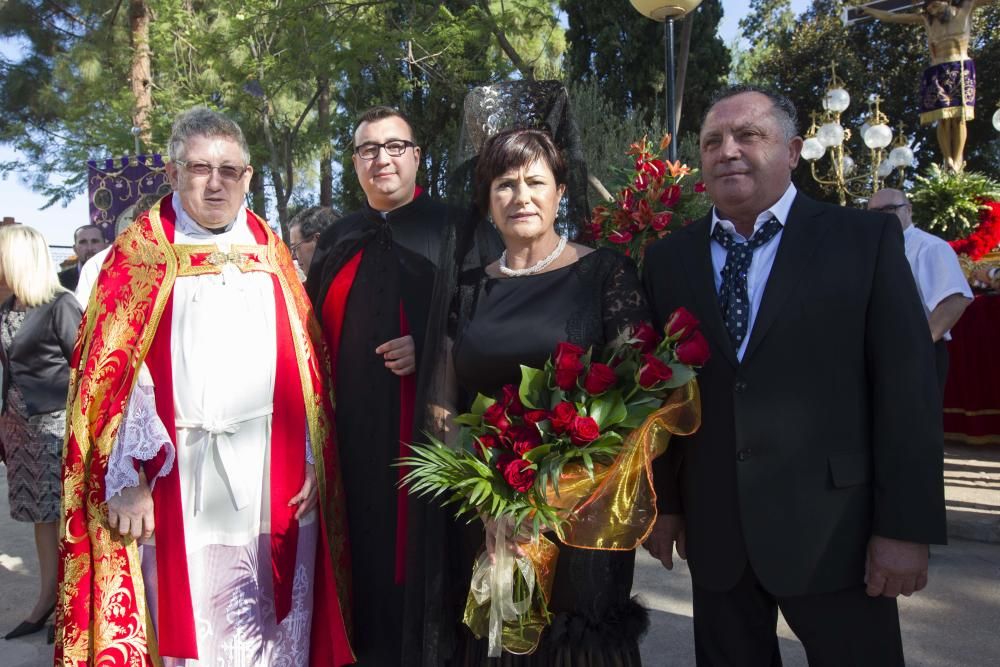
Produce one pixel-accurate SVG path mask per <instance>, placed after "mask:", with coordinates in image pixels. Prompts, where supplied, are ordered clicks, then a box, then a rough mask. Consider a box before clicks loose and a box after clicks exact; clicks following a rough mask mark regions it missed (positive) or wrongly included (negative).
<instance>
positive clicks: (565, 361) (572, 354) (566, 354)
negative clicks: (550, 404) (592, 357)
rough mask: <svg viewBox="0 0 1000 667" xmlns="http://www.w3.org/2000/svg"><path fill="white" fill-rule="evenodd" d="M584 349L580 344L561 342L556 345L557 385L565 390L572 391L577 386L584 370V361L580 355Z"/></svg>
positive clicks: (554, 363)
mask: <svg viewBox="0 0 1000 667" xmlns="http://www.w3.org/2000/svg"><path fill="white" fill-rule="evenodd" d="M583 354H584V350H583V348H582V347H580V346H579V345H573V344H572V343H559V344H558V345H556V353H555V359H554V362H553V365H554V366H555V375H556V385H557V386H558V387H559V388H560V389H562V390H563V391H570V390H571V389H573V388H575V387H576V381H577V378H579V377H580V373H582V372H583V362H582V361H580V357H582V356H583Z"/></svg>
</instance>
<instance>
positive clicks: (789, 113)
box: [701, 83, 799, 141]
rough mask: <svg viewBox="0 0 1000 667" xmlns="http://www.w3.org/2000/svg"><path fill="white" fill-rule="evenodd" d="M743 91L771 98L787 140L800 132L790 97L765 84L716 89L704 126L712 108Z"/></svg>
mask: <svg viewBox="0 0 1000 667" xmlns="http://www.w3.org/2000/svg"><path fill="white" fill-rule="evenodd" d="M743 93H757V94H759V95H763V96H764V97H766V98H767V99H769V100H771V104H773V105H774V110H775V112H776V113H775V114H774V117H775V120H777V121H778V124H779V125H781V129H782V130H783V132H784V134H785V140H786V141H788V140H790V139H792V137H794V136H796V135H797V134H798V133H799V129H798V128H799V112H798V111H797V110H796V109H795V105H794V104H793V103H792V101H791V100H790V99H788V98H787V97H786V96H784V95H782V94H781V93H778V92H775V91H774V90H771V89H770V88H764V87H763V86H755V85H753V84H747V83H740V84H736V85H733V86H727V87H725V88H723V89H722V90H719V91H716V93H715V94H714V95H712V99H711V101H710V102H709V104H708V108H707V109H706V110H705V115H704V116H702V117H701V124H702V125H703V126H704V125H705V120H706V119H707V118H708V114H710V113H712V109H714V108H715V105H716V104H718V103H719V102H721V101H723V100H726V99H729V98H730V97H736V96H737V95H742V94H743Z"/></svg>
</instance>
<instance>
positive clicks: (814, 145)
mask: <svg viewBox="0 0 1000 667" xmlns="http://www.w3.org/2000/svg"><path fill="white" fill-rule="evenodd" d="M824 153H826V146H824V145H823V144H822V143H821V142H820V140H819V139H817V138H816V137H809V138H808V139H806V140H805V141H804V142H802V159H803V160H809V161H810V162H812V161H813V160H818V159H820V158H821V157H823V154H824Z"/></svg>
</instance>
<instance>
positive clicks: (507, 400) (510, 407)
mask: <svg viewBox="0 0 1000 667" xmlns="http://www.w3.org/2000/svg"><path fill="white" fill-rule="evenodd" d="M501 391H502V397H501V398H500V401H499V402H500V403H503V406H504V408H506V410H507V412H509V413H510V414H512V415H514V416H515V417H520V416H521V415H523V414H524V405H523V404H522V403H521V397H520V396H519V395H518V390H517V387H516V386H514V385H512V384H505V385H504V386H503V389H502V390H501Z"/></svg>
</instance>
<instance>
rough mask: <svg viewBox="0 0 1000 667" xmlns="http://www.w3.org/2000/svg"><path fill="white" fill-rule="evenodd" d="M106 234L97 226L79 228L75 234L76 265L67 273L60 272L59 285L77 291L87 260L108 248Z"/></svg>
mask: <svg viewBox="0 0 1000 667" xmlns="http://www.w3.org/2000/svg"><path fill="white" fill-rule="evenodd" d="M108 245H109V244H108V240H107V239H106V238H104V232H103V231H102V230H101V228H100V227H98V226H97V225H84V226H83V227H77V228H76V231H75V232H73V252H74V253H75V254H76V264H74V265H73V266H71V267H69V268H68V269H66V270H65V271H60V272H59V284H60V285H62V286H63V287H65V288H66V289H68V290H70V291H71V292H72V291H73V290H75V289H76V286H77V283H79V281H80V269H81V268H83V265H84V264H86V263H87V260H88V259H90V258H91V257H93V256H94V255H96V254H97V253H99V252H100V251H102V250H104V249H105V248H107V247H108Z"/></svg>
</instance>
